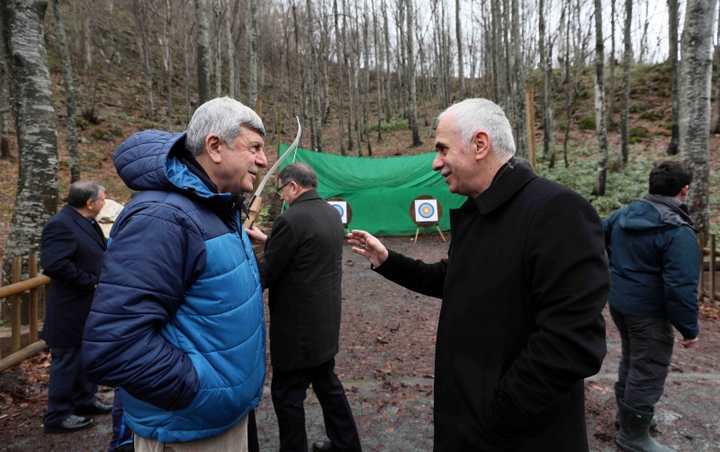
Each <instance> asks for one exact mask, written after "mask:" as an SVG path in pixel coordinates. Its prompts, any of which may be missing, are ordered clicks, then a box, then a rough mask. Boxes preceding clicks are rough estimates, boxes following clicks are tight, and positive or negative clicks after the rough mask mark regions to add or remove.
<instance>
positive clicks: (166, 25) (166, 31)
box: [159, 0, 173, 128]
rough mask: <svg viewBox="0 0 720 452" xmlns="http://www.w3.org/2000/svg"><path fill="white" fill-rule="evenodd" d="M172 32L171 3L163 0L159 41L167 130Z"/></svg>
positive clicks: (171, 104) (171, 94) (170, 100)
mask: <svg viewBox="0 0 720 452" xmlns="http://www.w3.org/2000/svg"><path fill="white" fill-rule="evenodd" d="M172 30H173V9H172V2H171V1H170V0H165V2H164V12H163V21H162V36H161V37H160V38H159V39H160V46H161V47H162V62H163V73H164V77H163V78H164V80H165V107H166V110H167V111H166V113H165V118H166V121H167V126H168V128H170V127H171V125H172V122H173V120H172V112H173V83H172V76H173V54H172V48H173V46H172V44H171V42H170V41H171V40H172V35H171V33H172Z"/></svg>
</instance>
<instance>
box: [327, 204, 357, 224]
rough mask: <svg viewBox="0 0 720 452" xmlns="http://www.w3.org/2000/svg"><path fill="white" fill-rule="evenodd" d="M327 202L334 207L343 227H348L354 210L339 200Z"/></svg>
mask: <svg viewBox="0 0 720 452" xmlns="http://www.w3.org/2000/svg"><path fill="white" fill-rule="evenodd" d="M327 202H328V204H330V205H331V206H332V208H333V209H335V211H336V212H337V213H338V215H339V216H340V222H341V223H342V224H343V225H347V224H348V222H349V221H350V216H351V215H352V208H351V207H350V205H349V204H348V202H347V201H344V200H338V199H331V200H328V201H327Z"/></svg>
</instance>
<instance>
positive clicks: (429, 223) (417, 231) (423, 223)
mask: <svg viewBox="0 0 720 452" xmlns="http://www.w3.org/2000/svg"><path fill="white" fill-rule="evenodd" d="M423 199H436V198H434V197H432V196H428V195H420V196H418V197H417V198H415V199H413V200H412V201H411V202H410V209H409V213H410V219H412V221H413V223H415V226H417V228H415V238H413V243H417V239H418V235H419V234H420V229H425V228H433V227H434V228H435V229H436V230H437V232H438V234H440V238H441V239H442V241H443V242H447V240H446V239H445V236H444V235H443V233H442V229H440V218H442V214H443V210H442V204H440V203H439V202H438V203H437V221H434V220H433V221H422V220H419V219H418V218H417V215H415V201H420V200H423Z"/></svg>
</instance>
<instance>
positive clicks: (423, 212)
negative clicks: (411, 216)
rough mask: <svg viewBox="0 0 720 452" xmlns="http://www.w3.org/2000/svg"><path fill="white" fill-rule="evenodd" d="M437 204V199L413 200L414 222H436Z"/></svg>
mask: <svg viewBox="0 0 720 452" xmlns="http://www.w3.org/2000/svg"><path fill="white" fill-rule="evenodd" d="M438 220H439V216H438V205H437V199H416V200H415V222H416V223H430V222H437V221H438Z"/></svg>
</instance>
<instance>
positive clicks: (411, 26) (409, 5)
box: [405, 0, 422, 147]
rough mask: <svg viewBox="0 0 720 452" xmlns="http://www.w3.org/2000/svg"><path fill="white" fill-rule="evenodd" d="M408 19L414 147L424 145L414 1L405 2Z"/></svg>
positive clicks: (411, 120)
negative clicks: (417, 72)
mask: <svg viewBox="0 0 720 452" xmlns="http://www.w3.org/2000/svg"><path fill="white" fill-rule="evenodd" d="M405 5H406V9H407V11H406V17H407V65H408V70H407V74H408V85H409V90H410V111H409V113H410V117H409V118H408V122H409V125H410V131H411V133H412V146H413V147H418V146H420V145H422V140H420V131H419V130H418V124H417V93H416V80H415V39H414V37H415V5H413V1H412V0H405Z"/></svg>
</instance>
